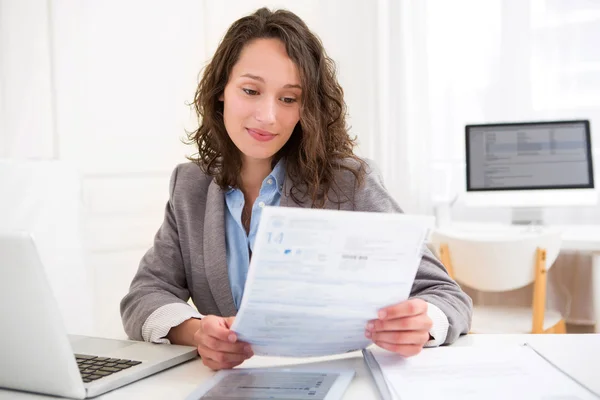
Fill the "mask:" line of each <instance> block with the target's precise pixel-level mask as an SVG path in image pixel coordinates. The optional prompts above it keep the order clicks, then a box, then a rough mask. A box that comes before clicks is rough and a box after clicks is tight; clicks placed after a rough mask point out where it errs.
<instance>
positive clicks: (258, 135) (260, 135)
mask: <svg viewBox="0 0 600 400" xmlns="http://www.w3.org/2000/svg"><path fill="white" fill-rule="evenodd" d="M246 131H247V132H248V134H249V135H250V136H252V138H253V139H255V140H258V141H259V142H268V141H269V140H273V139H274V138H275V137H276V136H277V135H276V134H274V133H271V132H267V131H263V130H261V129H251V128H246Z"/></svg>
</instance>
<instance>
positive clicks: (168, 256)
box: [121, 168, 190, 340]
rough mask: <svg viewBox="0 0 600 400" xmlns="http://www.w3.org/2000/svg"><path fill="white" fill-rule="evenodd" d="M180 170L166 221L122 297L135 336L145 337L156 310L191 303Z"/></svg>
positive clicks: (173, 178) (172, 186)
mask: <svg viewBox="0 0 600 400" xmlns="http://www.w3.org/2000/svg"><path fill="white" fill-rule="evenodd" d="M177 171H178V168H176V169H175V170H174V171H173V173H172V175H171V181H170V190H169V193H170V194H169V200H168V202H167V205H166V207H165V217H164V221H163V223H162V225H161V227H160V228H159V230H158V232H157V233H156V235H155V237H154V244H153V246H152V247H151V248H150V250H148V251H147V252H146V254H145V255H144V257H143V258H142V260H141V261H140V265H139V268H138V270H137V273H136V274H135V276H134V278H133V281H132V282H131V286H130V288H129V293H127V295H126V296H125V297H124V298H123V299H122V300H121V319H122V321H123V326H124V328H125V332H126V333H127V335H128V336H129V337H130V338H132V339H135V340H143V338H142V326H143V324H144V322H145V321H146V319H147V318H148V317H149V316H150V315H151V314H152V313H153V312H154V311H155V310H157V309H158V308H160V307H162V306H165V305H168V304H173V303H184V304H187V301H188V299H189V297H190V292H189V290H188V286H187V279H186V274H185V269H184V265H183V257H182V255H181V249H180V246H179V236H178V231H177V221H176V218H175V213H174V209H173V204H174V199H173V193H174V191H175V190H174V189H175V185H176V182H177Z"/></svg>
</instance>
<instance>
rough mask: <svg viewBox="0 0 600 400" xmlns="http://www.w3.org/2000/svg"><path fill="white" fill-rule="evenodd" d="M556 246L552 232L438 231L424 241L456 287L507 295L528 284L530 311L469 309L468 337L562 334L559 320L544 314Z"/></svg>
mask: <svg viewBox="0 0 600 400" xmlns="http://www.w3.org/2000/svg"><path fill="white" fill-rule="evenodd" d="M560 244H561V238H560V232H558V231H552V230H540V231H518V230H510V231H509V230H507V231H505V232H501V231H498V232H487V233H486V232H479V233H473V232H469V233H460V232H451V231H448V230H446V231H444V230H438V231H435V232H433V233H432V235H431V238H430V243H429V245H430V247H431V248H432V251H434V253H436V254H437V255H438V257H439V258H440V260H441V261H442V263H443V264H444V265H445V266H446V268H447V269H448V273H449V274H450V275H451V276H452V277H453V278H454V279H455V280H456V281H457V282H458V283H459V284H461V285H465V286H468V287H470V288H472V289H476V290H479V291H483V292H508V291H511V290H515V289H519V288H522V287H525V286H527V285H529V284H531V283H533V284H534V291H533V301H532V307H531V308H527V307H509V306H505V307H501V306H500V307H499V306H494V307H489V306H476V307H474V309H473V322H472V325H471V332H472V333H566V326H565V322H564V320H563V316H562V315H561V314H560V313H559V312H557V311H554V310H546V278H547V273H548V270H549V269H550V268H551V267H552V264H553V263H554V261H555V260H556V257H557V256H558V253H559V251H560Z"/></svg>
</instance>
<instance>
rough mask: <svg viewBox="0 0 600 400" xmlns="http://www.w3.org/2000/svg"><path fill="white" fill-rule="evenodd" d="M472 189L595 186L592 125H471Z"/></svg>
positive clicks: (469, 159)
mask: <svg viewBox="0 0 600 400" xmlns="http://www.w3.org/2000/svg"><path fill="white" fill-rule="evenodd" d="M466 160H467V171H466V172H467V191H493V190H531V189H584V188H594V174H593V166H592V154H591V139H590V125H589V121H555V122H528V123H510V124H508V123H507V124H487V125H467V127H466Z"/></svg>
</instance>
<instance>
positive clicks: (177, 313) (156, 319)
mask: <svg viewBox="0 0 600 400" xmlns="http://www.w3.org/2000/svg"><path fill="white" fill-rule="evenodd" d="M190 318H202V315H201V314H200V313H199V312H198V311H196V310H194V309H193V308H192V307H191V306H190V305H189V304H186V303H172V304H167V305H164V306H162V307H160V308H157V309H156V310H154V312H153V313H152V314H150V316H149V317H148V318H147V319H146V322H144V325H142V338H143V339H144V340H145V341H146V342H152V343H166V344H170V343H171V341H170V340H169V339H167V338H166V336H167V335H168V334H169V331H170V330H171V328H173V327H175V326H177V325H179V324H181V323H182V322H184V321H187V320H188V319H190Z"/></svg>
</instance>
